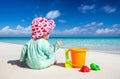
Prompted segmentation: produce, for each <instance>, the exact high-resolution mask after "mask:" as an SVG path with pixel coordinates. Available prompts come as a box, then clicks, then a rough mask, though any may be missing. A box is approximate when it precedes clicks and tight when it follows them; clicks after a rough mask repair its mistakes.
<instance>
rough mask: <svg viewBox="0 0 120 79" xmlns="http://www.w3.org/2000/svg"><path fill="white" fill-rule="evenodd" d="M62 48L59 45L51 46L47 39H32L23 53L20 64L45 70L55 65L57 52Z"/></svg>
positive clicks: (25, 46)
mask: <svg viewBox="0 0 120 79" xmlns="http://www.w3.org/2000/svg"><path fill="white" fill-rule="evenodd" d="M59 47H60V45H59V44H58V43H56V44H55V45H51V44H50V43H49V42H48V40H46V39H43V38H41V39H37V40H34V39H31V40H30V41H28V42H27V43H26V44H25V45H24V47H23V50H22V52H21V57H20V62H26V64H27V65H28V66H29V67H30V68H32V69H43V68H47V67H49V66H51V65H53V64H54V61H55V52H56V50H57V49H58V48H59Z"/></svg>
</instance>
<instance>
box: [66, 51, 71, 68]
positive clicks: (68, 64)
mask: <svg viewBox="0 0 120 79" xmlns="http://www.w3.org/2000/svg"><path fill="white" fill-rule="evenodd" d="M68 52H69V50H67V49H65V57H66V61H65V67H66V68H72V62H71V60H70V58H69V54H68Z"/></svg>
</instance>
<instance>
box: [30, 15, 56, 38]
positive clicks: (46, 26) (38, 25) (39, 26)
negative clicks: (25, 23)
mask: <svg viewBox="0 0 120 79" xmlns="http://www.w3.org/2000/svg"><path fill="white" fill-rule="evenodd" d="M54 27H55V22H54V21H53V20H47V19H46V18H44V17H38V18H35V19H34V20H33V21H32V24H31V28H32V38H33V39H38V38H41V37H42V36H43V35H44V34H47V33H49V32H50V30H52V29H54Z"/></svg>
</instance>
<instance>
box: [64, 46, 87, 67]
mask: <svg viewBox="0 0 120 79" xmlns="http://www.w3.org/2000/svg"><path fill="white" fill-rule="evenodd" d="M69 52H70V55H71V60H70V58H69V55H68V53H69ZM86 52H87V48H70V49H67V50H65V57H66V61H65V67H66V68H71V67H72V68H81V67H82V66H84V65H85V59H86Z"/></svg>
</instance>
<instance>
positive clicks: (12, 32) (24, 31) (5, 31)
mask: <svg viewBox="0 0 120 79" xmlns="http://www.w3.org/2000/svg"><path fill="white" fill-rule="evenodd" d="M30 34H31V28H30V26H28V27H26V28H24V27H22V26H20V25H18V26H17V27H16V28H15V29H11V28H10V26H5V27H4V28H2V29H1V30H0V36H27V35H30Z"/></svg>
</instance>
